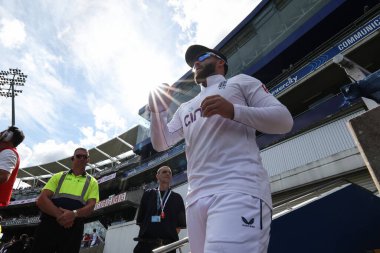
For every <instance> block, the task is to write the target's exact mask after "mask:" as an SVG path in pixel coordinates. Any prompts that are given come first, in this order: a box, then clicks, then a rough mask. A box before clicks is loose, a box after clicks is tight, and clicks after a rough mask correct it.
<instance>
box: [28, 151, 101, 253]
mask: <svg viewBox="0 0 380 253" xmlns="http://www.w3.org/2000/svg"><path fill="white" fill-rule="evenodd" d="M89 159H90V158H89V153H88V151H87V150H86V149H84V148H77V149H76V150H75V151H74V155H73V156H72V157H71V160H72V168H71V170H70V171H67V172H59V173H57V174H55V175H53V176H52V177H51V178H50V180H49V181H48V182H47V184H46V185H45V187H44V188H43V189H42V192H41V194H40V195H39V197H38V198H37V206H38V207H39V209H40V210H41V212H42V214H41V218H40V219H41V222H40V224H39V225H38V227H37V229H36V232H35V236H34V238H35V240H34V244H33V250H32V252H33V253H40V252H44V253H54V252H57V253H77V252H79V249H80V244H81V241H82V235H83V228H84V220H83V218H85V217H88V216H89V215H90V214H91V213H92V212H93V210H94V207H95V204H96V202H97V201H99V186H98V182H97V181H96V179H95V178H94V177H92V176H90V175H89V174H87V173H86V170H85V169H86V165H87V163H88V162H89Z"/></svg>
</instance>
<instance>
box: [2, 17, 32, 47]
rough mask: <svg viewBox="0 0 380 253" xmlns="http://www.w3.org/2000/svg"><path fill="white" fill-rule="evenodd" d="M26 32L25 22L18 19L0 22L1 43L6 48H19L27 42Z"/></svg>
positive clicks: (4, 19)
mask: <svg viewBox="0 0 380 253" xmlns="http://www.w3.org/2000/svg"><path fill="white" fill-rule="evenodd" d="M25 38H26V32H25V25H24V23H23V22H21V21H20V20H17V19H6V18H3V19H1V20H0V41H1V43H2V44H3V45H4V47H8V48H14V47H19V46H20V45H22V44H23V43H24V42H25Z"/></svg>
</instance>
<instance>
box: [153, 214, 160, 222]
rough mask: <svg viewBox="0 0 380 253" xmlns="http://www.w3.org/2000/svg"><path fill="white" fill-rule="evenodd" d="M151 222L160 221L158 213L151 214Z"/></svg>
mask: <svg viewBox="0 0 380 253" xmlns="http://www.w3.org/2000/svg"><path fill="white" fill-rule="evenodd" d="M151 221H152V223H156V222H161V217H160V216H159V215H153V216H152V220H151Z"/></svg>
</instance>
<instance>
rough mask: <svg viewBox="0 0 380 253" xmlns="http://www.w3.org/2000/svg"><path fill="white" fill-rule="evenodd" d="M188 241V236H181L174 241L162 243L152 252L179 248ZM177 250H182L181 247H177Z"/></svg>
mask: <svg viewBox="0 0 380 253" xmlns="http://www.w3.org/2000/svg"><path fill="white" fill-rule="evenodd" d="M188 242H189V237H185V238H182V239H181V240H178V241H176V242H172V243H170V244H168V245H164V246H161V247H159V248H157V249H154V250H153V251H152V252H153V253H166V252H169V251H172V250H175V249H178V248H181V247H183V246H184V245H185V244H186V243H188ZM179 250H180V252H182V251H181V249H179Z"/></svg>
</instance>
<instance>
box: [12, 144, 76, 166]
mask: <svg viewBox="0 0 380 253" xmlns="http://www.w3.org/2000/svg"><path fill="white" fill-rule="evenodd" d="M77 147H78V145H77V144H75V143H73V142H72V141H68V142H66V143H63V142H57V141H55V140H47V141H45V142H41V143H38V144H36V145H34V146H32V147H31V148H29V147H26V146H25V145H24V144H20V146H19V147H18V150H19V152H20V154H21V155H20V156H21V163H22V165H21V166H20V167H24V166H25V165H27V166H30V165H37V164H46V163H49V162H52V161H56V160H60V159H63V158H66V157H69V156H71V155H72V154H73V152H74V150H75V149H76V148H77Z"/></svg>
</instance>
